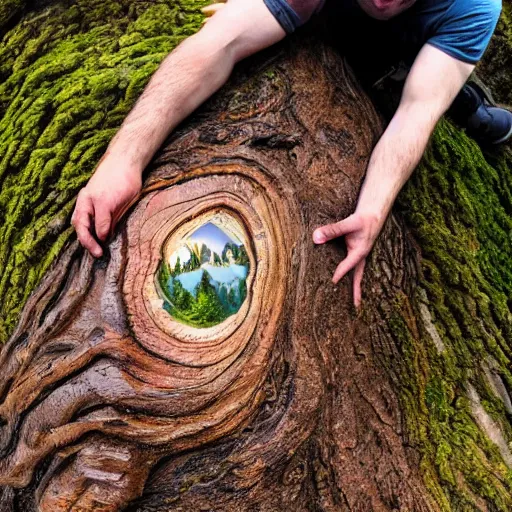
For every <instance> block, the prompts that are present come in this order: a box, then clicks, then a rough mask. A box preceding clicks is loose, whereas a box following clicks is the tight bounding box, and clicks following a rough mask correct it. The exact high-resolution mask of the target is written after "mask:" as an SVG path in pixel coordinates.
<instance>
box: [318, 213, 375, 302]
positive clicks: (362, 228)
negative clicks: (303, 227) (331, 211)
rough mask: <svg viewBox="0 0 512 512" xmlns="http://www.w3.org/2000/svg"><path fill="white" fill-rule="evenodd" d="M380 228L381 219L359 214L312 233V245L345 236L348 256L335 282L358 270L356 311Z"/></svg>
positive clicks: (337, 270) (355, 279)
mask: <svg viewBox="0 0 512 512" xmlns="http://www.w3.org/2000/svg"><path fill="white" fill-rule="evenodd" d="M381 227H382V222H381V219H380V218H379V216H377V215H368V214H362V213H358V212H357V211H356V212H355V213H353V214H352V215H350V216H349V217H347V218H346V219H344V220H341V221H339V222H335V223H334V224H326V225H325V226H322V227H320V228H317V229H315V231H314V233H313V241H314V242H315V243H316V244H324V243H325V242H328V241H329V240H333V239H334V238H338V237H340V236H345V243H346V245H347V256H346V257H345V259H344V260H342V261H341V262H340V264H339V265H338V267H337V268H336V271H335V272H334V275H333V278H332V281H333V283H335V284H336V283H337V282H338V281H339V280H340V279H341V278H342V277H343V276H345V275H346V274H347V272H349V271H350V270H352V269H355V270H354V284H353V288H354V292H353V293H354V305H355V306H356V308H358V307H359V306H360V304H361V281H362V279H363V273H364V267H365V264H366V256H368V254H369V253H370V251H371V250H372V247H373V244H374V243H375V240H376V238H377V236H378V235H379V232H380V230H381Z"/></svg>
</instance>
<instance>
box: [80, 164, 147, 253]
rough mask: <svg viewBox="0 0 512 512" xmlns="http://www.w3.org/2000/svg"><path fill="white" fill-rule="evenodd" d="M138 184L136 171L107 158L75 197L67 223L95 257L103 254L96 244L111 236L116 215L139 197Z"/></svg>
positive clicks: (140, 180)
mask: <svg viewBox="0 0 512 512" xmlns="http://www.w3.org/2000/svg"><path fill="white" fill-rule="evenodd" d="M141 185H142V179H141V171H140V170H139V169H135V168H132V167H130V166H126V165H123V163H122V162H120V161H113V160H109V157H108V156H107V157H106V158H105V159H104V160H103V161H102V162H101V163H100V165H99V166H98V168H97V169H96V172H95V173H94V174H93V176H92V178H91V179H90V180H89V183H87V186H86V187H85V188H83V189H82V190H81V191H80V193H79V194H78V198H77V201H76V206H75V211H74V212H73V216H72V217H71V223H72V224H73V226H74V228H75V230H76V234H77V236H78V240H79V241H80V243H81V244H82V245H83V246H84V247H85V249H87V250H88V251H89V252H90V253H91V254H92V255H93V256H95V257H96V258H99V257H100V256H101V255H102V254H103V249H102V248H101V246H100V244H99V243H98V241H101V242H103V241H105V240H106V238H107V237H108V235H109V234H111V233H112V231H113V230H114V227H115V224H116V222H117V221H118V220H119V218H120V216H121V215H122V214H123V213H124V212H125V210H126V208H128V207H129V206H130V204H132V203H133V202H134V201H135V199H136V198H137V196H138V195H139V193H140V189H141ZM94 234H95V235H96V238H97V239H95V238H94Z"/></svg>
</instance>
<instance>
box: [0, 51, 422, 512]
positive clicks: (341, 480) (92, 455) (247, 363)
mask: <svg viewBox="0 0 512 512" xmlns="http://www.w3.org/2000/svg"><path fill="white" fill-rule="evenodd" d="M260 65H261V68H256V69H255V68H254V67H252V68H251V69H248V70H246V71H245V72H242V73H240V74H239V75H238V77H237V79H235V81H234V83H233V84H232V85H231V87H229V88H227V89H226V90H225V91H224V92H223V93H222V94H220V95H218V96H217V97H216V98H215V99H214V100H213V101H212V102H210V103H209V104H208V105H207V107H206V108H205V110H204V111H203V112H202V113H201V114H200V115H199V116H197V117H196V121H195V123H192V126H191V127H187V128H184V129H183V130H182V131H181V132H180V133H178V134H177V135H176V136H175V138H174V140H173V141H171V142H170V143H169V144H168V145H167V146H166V148H165V149H164V151H163V152H162V154H161V155H160V156H159V158H158V161H157V163H156V164H155V166H154V168H153V170H152V171H151V172H150V175H149V176H148V179H147V182H146V183H147V187H146V190H145V193H144V197H143V198H142V199H141V200H140V202H139V203H138V204H137V205H136V207H135V209H134V211H133V212H132V213H131V214H130V215H129V216H128V218H127V220H126V223H125V224H124V225H123V226H122V227H121V229H120V230H119V233H118V234H117V236H116V238H115V240H114V241H113V242H112V243H111V245H110V250H109V255H108V257H106V258H105V259H104V260H103V261H101V262H99V263H96V264H94V263H93V261H92V260H91V258H90V257H89V256H87V255H84V254H83V253H82V251H81V250H79V249H78V248H77V246H76V244H73V245H71V246H70V247H69V248H68V249H67V250H66V251H65V252H64V254H63V255H62V256H61V257H60V259H59V261H58V262H57V263H56V265H55V267H54V268H53V270H52V271H50V272H49V273H48V275H47V277H46V278H45V280H44V281H43V283H42V285H41V286H40V287H39V288H38V290H37V291H36V293H35V294H34V295H33V296H32V297H31V299H30V300H29V302H28V303H27V305H26V307H25V309H24V311H23V314H22V317H21V321H20V324H19V326H18V328H17V329H16V331H15V333H14V335H13V337H12V339H11V341H10V342H9V343H8V344H7V346H6V347H5V348H4V350H3V351H2V360H1V367H2V374H3V377H2V396H4V400H3V403H2V406H1V407H0V415H1V417H2V418H3V421H4V425H3V430H2V448H3V457H2V460H1V463H0V464H1V465H0V467H1V479H2V483H3V484H4V485H9V486H12V487H25V486H29V485H30V483H31V482H35V485H36V487H35V493H34V500H35V503H36V504H38V506H39V507H40V508H41V510H48V511H50V510H52V511H54V510H70V509H73V510H74V509H77V507H78V508H80V507H81V509H84V510H97V509H101V510H117V509H119V508H120V507H121V506H124V505H126V504H127V503H128V502H129V501H131V500H132V499H133V498H135V497H136V496H138V495H139V494H140V493H141V491H142V489H143V486H144V484H145V482H146V479H147V478H148V474H149V472H150V470H151V469H152V468H153V467H154V466H155V464H157V463H158V462H160V464H159V465H158V466H157V468H156V470H154V472H153V474H152V476H151V478H150V481H149V483H148V488H147V491H146V492H147V498H143V499H142V503H141V505H140V508H141V509H142V510H144V509H146V508H148V507H149V506H150V505H149V504H154V507H156V509H157V510H164V509H165V503H167V502H169V500H170V501H171V502H174V503H175V506H176V507H178V506H183V507H184V506H189V507H192V508H193V509H195V510H199V509H201V508H203V509H204V508H205V507H206V509H211V508H214V509H217V510H240V508H241V507H242V508H243V507H246V508H247V509H249V508H250V506H257V507H260V508H261V509H265V510H275V509H276V508H277V507H284V508H285V509H289V510H291V509H294V510H307V509H308V508H310V507H312V506H321V507H323V508H324V509H325V510H339V509H340V507H346V506H350V507H353V508H356V509H357V508H360V507H370V508H373V509H382V510H392V509H393V507H394V506H395V504H396V503H402V504H404V505H405V504H407V506H408V507H409V508H410V509H411V510H413V509H414V510H428V509H429V507H428V505H427V501H426V500H425V499H424V497H423V495H425V494H426V492H425V489H424V486H423V483H422V482H421V479H420V478H419V475H418V474H417V470H416V469H415V468H411V466H410V463H409V461H408V457H407V456H406V452H405V450H404V447H403V444H404V439H403V430H402V425H401V418H400V413H399V405H398V400H397V397H396V395H395V393H394V391H393V389H392V386H391V385H390V382H389V379H388V378H387V376H386V375H385V373H383V372H382V370H380V369H379V367H378V365H377V364H376V362H375V361H373V360H372V357H371V346H372V339H374V335H373V334H372V331H371V329H370V328H369V323H368V322H367V321H363V320H362V319H361V318H359V319H358V318H356V317H355V316H354V312H353V311H352V308H351V305H350V289H349V285H348V284H347V283H345V284H344V285H343V286H341V287H333V286H332V285H331V284H330V276H331V273H332V269H333V268H334V267H335V265H336V262H337V261H338V260H339V258H340V257H341V256H342V253H343V252H342V250H340V249H339V248H338V247H336V246H334V245H333V246H330V247H322V248H315V247H314V246H313V244H312V243H311V239H310V237H311V233H312V230H313V228H314V227H315V226H317V225H319V224H320V223H323V222H326V221H329V220H334V219H335V218H336V217H337V216H338V215H339V214H340V210H341V213H342V214H348V213H349V212H350V210H351V209H352V208H353V206H354V201H355V199H356V197H357V190H358V187H359V184H360V181H361V178H362V176H363V173H364V169H365V165H366V163H367V158H368V155H369V153H370V150H371V147H372V145H373V144H374V143H375V140H376V137H377V135H378V130H379V121H378V118H377V116H376V114H375V112H374V111H373V109H372V107H371V105H370V103H369V102H368V100H367V99H366V98H365V97H364V96H363V95H362V94H361V93H360V92H359V91H358V89H357V88H356V87H355V85H354V82H353V81H352V79H351V78H350V77H349V76H348V74H347V72H346V69H345V68H344V67H343V65H342V63H341V61H340V59H339V58H338V57H336V56H335V55H334V54H333V53H331V52H329V51H328V50H326V49H324V48H323V47H322V46H317V47H315V48H313V47H309V48H305V49H304V48H303V49H301V50H296V51H293V52H291V54H290V55H288V56H287V57H286V59H285V58H283V57H282V56H280V57H278V58H277V59H276V58H274V60H273V62H272V63H271V64H267V63H261V64H260ZM313 90H314V91H315V100H314V101H311V92H312V91H313ZM356 137H357V138H356ZM219 215H225V216H231V217H232V218H236V219H237V222H238V223H239V224H240V225H241V226H243V230H244V231H245V237H246V241H247V245H248V246H249V248H250V250H249V257H250V263H251V265H250V266H251V269H252V271H251V273H250V275H249V278H248V297H247V300H246V302H245V303H244V306H243V307H242V308H241V310H240V311H239V312H238V313H237V314H236V315H234V316H233V317H230V318H229V319H227V320H226V321H225V322H223V323H221V324H219V325H218V326H215V327H211V328H208V329H196V328H191V327H188V326H186V325H184V324H180V323H178V322H175V321H174V320H172V318H171V317H170V316H169V315H168V314H167V313H166V312H165V311H164V310H163V309H161V308H159V307H158V306H155V305H154V303H155V302H156V303H158V299H157V295H156V284H155V276H156V273H157V270H158V265H159V263H160V261H161V258H162V248H163V246H164V243H165V241H166V239H168V237H169V236H171V235H173V236H179V235H180V230H181V232H183V233H186V232H190V231H191V229H192V228H193V227H195V226H197V225H200V224H201V223H204V222H207V221H208V220H211V219H212V218H215V216H219ZM395 236H396V237H397V240H396V241H395V242H394V249H393V250H394V252H395V253H396V254H398V255H400V258H401V259H402V258H403V257H404V250H405V247H404V243H403V240H402V239H401V237H400V235H399V233H398V232H397V233H395ZM385 261H386V263H387V265H388V266H389V267H390V268H392V267H394V268H397V269H398V268H399V269H400V271H401V272H403V273H404V274H403V276H404V280H405V277H406V275H407V273H408V271H407V270H406V269H405V267H404V264H403V263H402V264H400V263H397V262H396V261H394V258H392V255H391V254H389V255H388V257H387V258H385ZM381 337H382V339H384V338H385V337H386V334H385V333H384V334H383V333H381V334H380V335H379V339H381ZM41 464H42V466H44V469H42V470H41V473H40V475H41V476H40V478H38V477H37V476H36V475H35V474H34V470H35V469H36V468H37V467H39V466H41ZM362 464H364V465H367V467H365V468H364V469H363V470H362V471H361V470H360V469H358V468H359V467H361V465H362ZM42 466H41V467H42ZM379 467H381V468H382V469H381V470H379ZM34 479H35V480H34ZM157 489H158V491H156V490H157ZM235 489H238V490H237V491H236V492H235V491H234V490H235ZM361 489H365V490H364V491H362V490H361ZM155 492H156V494H155ZM397 500H398V501H397ZM146 502H147V503H148V505H145V503H146Z"/></svg>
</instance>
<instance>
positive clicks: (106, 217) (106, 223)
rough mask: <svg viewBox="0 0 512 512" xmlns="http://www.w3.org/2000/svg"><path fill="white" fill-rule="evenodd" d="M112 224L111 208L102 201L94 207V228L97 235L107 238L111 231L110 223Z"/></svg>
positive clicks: (102, 238) (101, 238) (103, 238)
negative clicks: (103, 204)
mask: <svg viewBox="0 0 512 512" xmlns="http://www.w3.org/2000/svg"><path fill="white" fill-rule="evenodd" d="M111 224H112V214H111V213H110V210H108V209H107V208H105V207H104V206H102V205H101V204H100V203H98V204H96V205H95V208H94V229H95V231H96V236H97V237H98V238H99V239H100V240H102V241H103V240H105V239H106V238H107V236H108V234H109V233H110V225H111Z"/></svg>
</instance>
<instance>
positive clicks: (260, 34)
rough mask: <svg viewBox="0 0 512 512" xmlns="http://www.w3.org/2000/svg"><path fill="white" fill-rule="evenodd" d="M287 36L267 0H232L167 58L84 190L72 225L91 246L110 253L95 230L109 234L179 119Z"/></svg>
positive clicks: (99, 252) (94, 250)
mask: <svg viewBox="0 0 512 512" xmlns="http://www.w3.org/2000/svg"><path fill="white" fill-rule="evenodd" d="M284 36H285V31H284V30H283V29H282V28H281V26H280V25H279V23H278V22H277V20H276V19H275V17H274V16H273V15H272V14H271V13H270V11H269V10H268V8H267V7H266V6H265V4H264V3H263V0H230V1H229V3H228V4H226V6H225V7H223V8H222V9H219V10H218V12H217V13H216V14H215V15H214V16H213V17H212V18H211V19H210V20H209V21H208V23H206V24H205V26H204V27H203V28H202V29H201V30H200V31H199V32H198V33H197V34H195V35H193V36H191V37H189V38H188V39H186V40H185V41H183V42H182V43H181V44H180V45H179V46H178V47H177V48H176V49H175V50H174V51H173V52H172V53H171V54H170V55H169V56H168V57H167V58H166V59H165V60H164V61H163V63H162V64H161V66H160V67H159V69H158V71H157V72H156V73H155V74H154V75H153V77H152V78H151V81H150V82H149V84H148V85H147V87H146V88H145V90H144V92H143V93H142V95H141V97H140V98H139V100H138V101H137V103H136V105H135V107H134V108H133V109H132V111H131V112H130V114H129V115H128V116H127V118H126V119H125V121H124V123H123V125H122V126H121V128H120V130H119V132H118V133H117V134H116V136H115V137H114V138H113V139H112V141H111V143H110V144H109V147H108V149H107V151H106V153H105V154H104V155H103V157H102V159H101V161H100V163H99V165H98V167H97V168H96V171H95V173H94V175H93V176H92V178H91V179H90V181H89V182H88V184H87V186H86V187H85V188H83V189H82V190H81V191H80V193H79V195H78V198H77V204H76V207H75V211H74V212H73V216H72V223H73V225H74V227H75V229H76V232H77V236H78V239H79V241H80V243H81V244H82V245H83V246H84V247H85V248H86V249H88V250H89V251H90V252H91V253H92V254H93V255H94V256H96V257H99V256H101V255H102V249H101V246H100V244H99V243H98V241H97V240H96V239H95V238H94V234H96V236H97V238H98V239H99V240H100V241H102V240H105V239H106V237H107V236H108V234H109V233H110V232H111V231H112V229H113V227H114V225H115V222H116V221H117V220H118V218H119V216H120V215H121V214H122V213H123V212H124V210H125V208H126V207H127V206H128V205H129V204H131V203H132V201H133V200H134V199H135V198H136V197H137V196H138V194H139V192H140V188H141V175H142V171H143V170H144V168H145V167H146V165H147V164H148V163H149V161H150V160H151V158H152V157H153V155H154V154H155V152H156V151H157V149H158V148H159V147H160V145H161V144H162V143H163V141H164V140H165V138H166V137H167V136H168V135H169V133H170V132H171V131H172V130H173V129H174V128H175V127H176V125H178V124H179V123H180V122H181V121H182V120H183V119H184V118H185V117H187V116H188V115H189V114H190V113H191V112H192V111H194V110H195V109H196V108H197V107H198V106H199V105H200V104H201V103H202V102H203V101H205V100H206V99H207V98H208V97H209V96H211V95H212V94H213V93H214V92H215V91H217V90H218V89H219V88H220V87H221V86H222V85H223V84H224V83H225V82H226V80H227V79H228V77H229V75H230V73H231V71H232V69H233V66H234V65H235V63H236V62H238V61H239V60H241V59H243V58H245V57H247V56H249V55H251V54H253V53H255V52H257V51H259V50H261V49H263V48H266V47H267V46H270V45H272V44H274V43H276V42H277V41H279V40H280V39H282V38H283V37H284Z"/></svg>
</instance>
